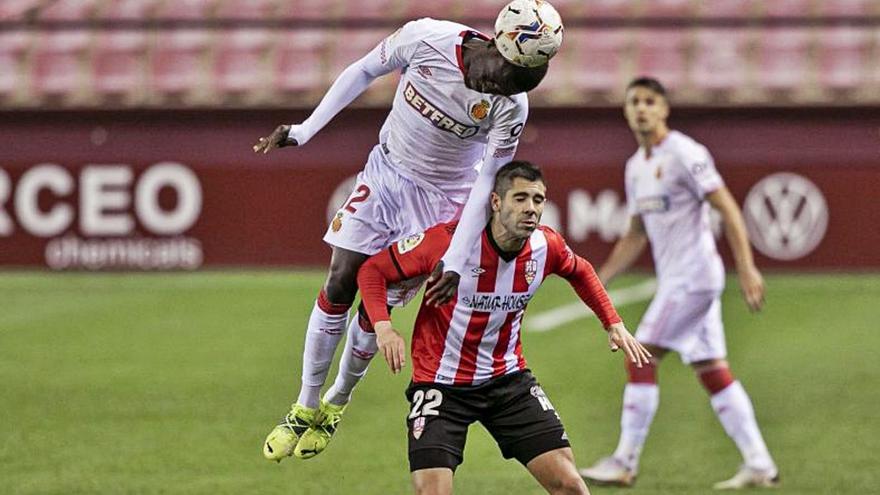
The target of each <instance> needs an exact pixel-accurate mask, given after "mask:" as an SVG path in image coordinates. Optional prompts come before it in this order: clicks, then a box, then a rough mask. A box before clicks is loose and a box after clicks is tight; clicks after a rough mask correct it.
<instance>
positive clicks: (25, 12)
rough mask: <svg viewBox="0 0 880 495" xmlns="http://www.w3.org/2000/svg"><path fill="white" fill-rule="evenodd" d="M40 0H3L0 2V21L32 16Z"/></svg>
mask: <svg viewBox="0 0 880 495" xmlns="http://www.w3.org/2000/svg"><path fill="white" fill-rule="evenodd" d="M41 3H42V1H41V0H3V1H2V2H0V21H11V20H18V19H22V18H26V17H30V16H33V15H35V14H36V13H37V8H38V7H39V6H40V4H41Z"/></svg>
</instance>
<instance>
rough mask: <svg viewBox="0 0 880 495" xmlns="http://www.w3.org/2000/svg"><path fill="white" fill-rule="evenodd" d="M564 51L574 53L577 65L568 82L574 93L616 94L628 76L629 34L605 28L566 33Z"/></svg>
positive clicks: (573, 68)
mask: <svg viewBox="0 0 880 495" xmlns="http://www.w3.org/2000/svg"><path fill="white" fill-rule="evenodd" d="M566 36H567V38H566V40H565V41H564V43H566V45H567V46H566V47H565V48H566V49H568V50H572V49H574V50H575V51H576V57H577V61H578V62H577V65H576V66H573V67H572V68H571V69H570V70H571V73H570V81H571V84H572V86H573V87H574V89H575V90H576V91H578V92H586V93H598V94H601V95H606V96H607V95H611V94H617V93H619V92H621V91H622V88H621V86H622V85H623V84H625V82H624V81H625V80H626V78H627V77H629V76H630V75H631V74H629V73H626V62H627V59H628V55H629V52H630V49H631V38H632V35H631V32H629V31H622V30H617V29H615V30H607V29H577V30H574V29H572V30H569V31H568V32H566Z"/></svg>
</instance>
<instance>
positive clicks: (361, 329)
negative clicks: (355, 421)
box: [324, 304, 379, 406]
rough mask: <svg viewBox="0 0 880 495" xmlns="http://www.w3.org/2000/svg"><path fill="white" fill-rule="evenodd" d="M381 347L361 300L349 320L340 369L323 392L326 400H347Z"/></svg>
mask: <svg viewBox="0 0 880 495" xmlns="http://www.w3.org/2000/svg"><path fill="white" fill-rule="evenodd" d="M378 350H379V346H378V345H377V344H376V333H375V331H374V330H373V325H372V324H370V320H369V318H368V317H367V315H366V310H365V309H364V305H363V304H361V305H360V306H359V307H358V310H357V313H356V314H355V315H354V316H353V317H352V318H351V322H350V323H349V324H348V332H347V333H346V340H345V352H344V353H343V355H342V357H341V358H340V360H339V372H338V373H337V374H336V380H335V381H334V382H333V386H331V387H330V388H329V389H328V390H327V393H325V394H324V401H325V402H327V403H328V404H333V405H335V406H345V405H346V404H348V401H349V400H351V393H352V391H353V390H354V387H355V386H356V385H357V384H358V382H360V380H361V378H363V377H364V375H365V374H366V373H367V368H368V367H369V365H370V361H371V360H372V359H373V356H375V355H376V351H378Z"/></svg>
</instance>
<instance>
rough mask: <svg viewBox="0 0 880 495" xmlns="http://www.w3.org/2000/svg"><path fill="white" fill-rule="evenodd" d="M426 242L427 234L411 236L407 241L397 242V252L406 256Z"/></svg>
mask: <svg viewBox="0 0 880 495" xmlns="http://www.w3.org/2000/svg"><path fill="white" fill-rule="evenodd" d="M423 240H425V233H424V232H422V233H420V234H416V235H411V236H409V237H407V238H405V239H401V240H399V241H397V252H399V253H400V254H404V253H406V252H408V251H412V250H413V249H415V248H416V247H417V246H418V245H419V244H421V243H422V241H423Z"/></svg>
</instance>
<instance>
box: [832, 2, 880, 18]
mask: <svg viewBox="0 0 880 495" xmlns="http://www.w3.org/2000/svg"><path fill="white" fill-rule="evenodd" d="M872 7H873V8H874V9H875V10H874V11H873V12H872ZM876 8H877V0H823V1H821V2H819V8H818V14H819V15H820V16H865V15H871V14H872V13H877V12H876Z"/></svg>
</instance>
